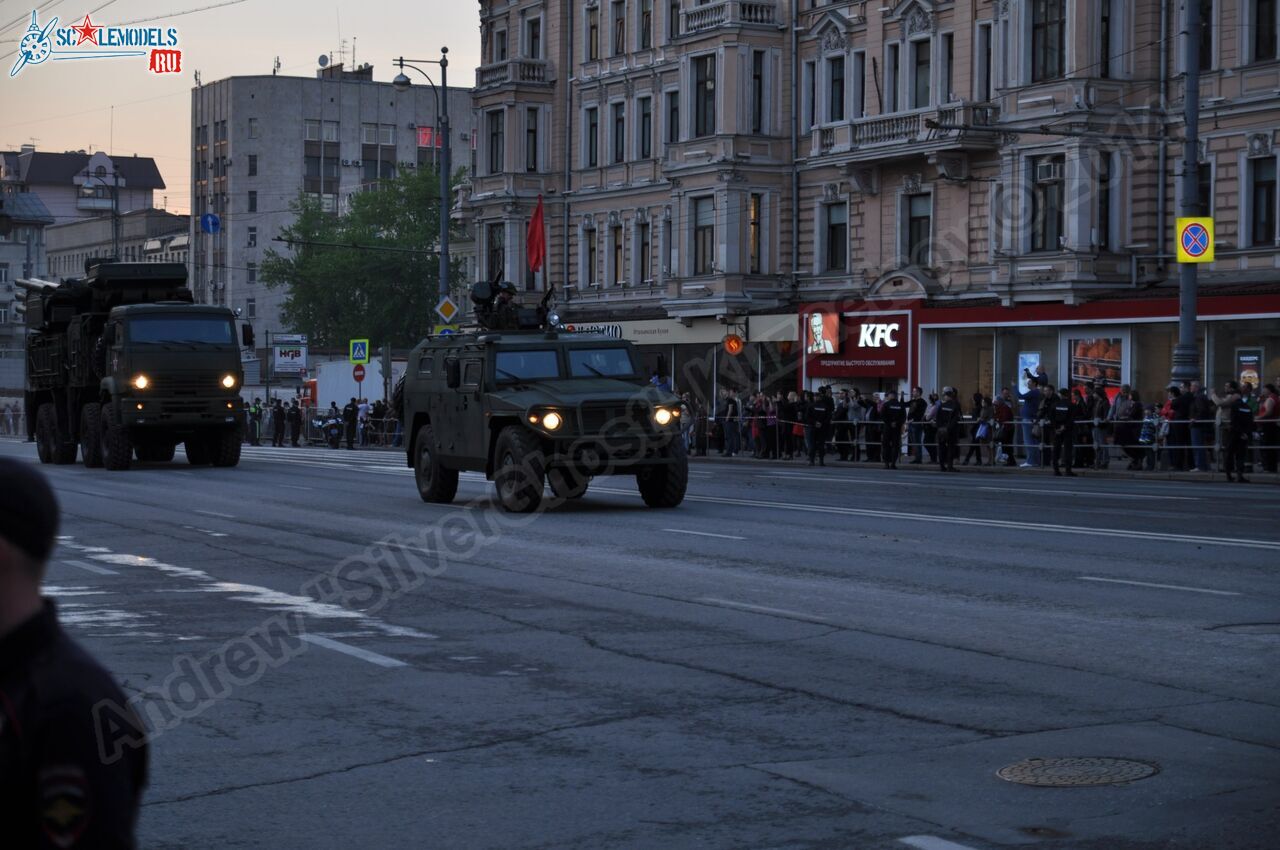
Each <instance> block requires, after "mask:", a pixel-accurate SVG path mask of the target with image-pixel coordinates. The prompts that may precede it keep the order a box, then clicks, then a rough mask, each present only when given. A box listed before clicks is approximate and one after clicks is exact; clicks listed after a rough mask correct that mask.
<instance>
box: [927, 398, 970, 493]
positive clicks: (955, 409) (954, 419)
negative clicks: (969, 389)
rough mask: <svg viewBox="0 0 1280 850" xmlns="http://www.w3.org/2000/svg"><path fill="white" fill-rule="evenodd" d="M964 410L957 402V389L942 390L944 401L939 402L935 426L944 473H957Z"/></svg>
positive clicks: (939, 461) (940, 465)
mask: <svg viewBox="0 0 1280 850" xmlns="http://www.w3.org/2000/svg"><path fill="white" fill-rule="evenodd" d="M963 417H964V410H963V409H962V408H961V407H960V402H959V401H957V400H956V390H955V387H943V388H942V401H940V402H938V413H937V416H936V418H935V419H934V424H935V425H936V426H937V428H938V466H939V468H941V470H942V471H943V472H955V471H956V455H957V454H958V453H959V449H958V448H957V447H956V446H957V444H958V442H959V439H960V422H961V419H962V418H963Z"/></svg>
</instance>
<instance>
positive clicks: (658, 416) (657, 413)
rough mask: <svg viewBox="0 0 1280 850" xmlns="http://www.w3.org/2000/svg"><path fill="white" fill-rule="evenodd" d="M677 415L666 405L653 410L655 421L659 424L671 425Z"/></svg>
mask: <svg viewBox="0 0 1280 850" xmlns="http://www.w3.org/2000/svg"><path fill="white" fill-rule="evenodd" d="M672 419H675V416H674V415H673V414H672V413H671V411H670V410H668V409H667V408H665V407H659V408H658V409H656V410H654V411H653V421H654V422H657V423H658V424H659V425H669V424H670V423H671V420H672Z"/></svg>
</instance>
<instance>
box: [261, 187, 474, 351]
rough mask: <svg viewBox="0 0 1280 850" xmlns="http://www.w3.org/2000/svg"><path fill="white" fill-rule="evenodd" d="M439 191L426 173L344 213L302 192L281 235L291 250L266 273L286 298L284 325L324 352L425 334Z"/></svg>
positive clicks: (378, 190)
mask: <svg viewBox="0 0 1280 850" xmlns="http://www.w3.org/2000/svg"><path fill="white" fill-rule="evenodd" d="M439 185H440V184H439V176H438V172H437V171H436V170H435V169H434V168H432V167H430V166H422V167H419V168H417V169H414V170H409V169H406V170H405V171H404V172H402V173H401V174H400V175H398V176H397V177H394V178H392V179H388V180H383V181H380V182H379V183H377V184H374V186H373V187H372V188H371V189H370V190H369V191H366V192H361V193H359V194H357V195H355V196H354V197H352V199H351V203H350V205H349V208H348V209H347V210H346V211H345V212H344V213H342V214H341V215H335V214H333V213H327V212H324V211H323V210H322V209H321V206H320V202H319V201H318V200H317V199H315V198H314V197H309V196H307V195H305V194H304V195H301V196H300V197H299V198H298V199H297V200H296V201H294V202H293V203H292V204H291V209H293V210H294V212H295V214H296V217H295V219H294V221H293V223H292V224H290V225H289V226H287V227H285V228H283V229H282V230H281V232H280V237H281V239H282V240H284V242H285V243H286V244H287V245H288V246H289V249H290V250H288V251H276V250H274V249H268V250H267V252H266V257H265V258H264V260H263V263H262V269H261V276H262V279H263V281H264V282H265V283H266V285H267V286H269V287H272V288H276V287H283V288H285V289H286V290H287V295H286V296H285V302H284V310H283V314H282V319H283V322H284V324H285V326H286V327H289V328H290V329H292V330H295V331H297V332H299V333H305V334H306V335H307V336H308V337H309V338H310V341H311V344H312V345H314V346H317V347H320V348H343V347H345V346H346V344H347V340H349V339H356V338H368V339H370V340H374V341H375V344H378V345H381V344H383V343H390V344H391V345H392V346H395V347H408V346H412V345H415V344H417V342H418V341H419V340H421V339H422V338H423V337H424V336H425V335H426V334H428V333H429V332H430V331H431V325H432V322H433V320H434V316H435V305H436V302H437V301H438V300H439V293H440V290H441V287H440V280H439V277H440V274H439V259H438V254H437V253H436V250H437V247H438V242H439V233H440V201H439V198H440V195H439ZM454 277H455V281H454V282H456V278H457V272H456V271H455V273H454Z"/></svg>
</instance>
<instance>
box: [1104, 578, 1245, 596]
mask: <svg viewBox="0 0 1280 850" xmlns="http://www.w3.org/2000/svg"><path fill="white" fill-rule="evenodd" d="M1080 580H1081V581H1105V582H1106V583H1107V584H1132V585H1136V586H1138V587H1158V588H1161V589H1163V590H1185V591H1188V592H1189V593H1212V594H1214V595H1215V596H1239V595H1240V594H1239V593H1236V592H1235V591H1232V590H1210V589H1209V588H1207V587H1187V586H1186V585H1185V584H1156V583H1155V582H1150V581H1129V580H1127V579H1122V578H1099V577H1098V576H1080Z"/></svg>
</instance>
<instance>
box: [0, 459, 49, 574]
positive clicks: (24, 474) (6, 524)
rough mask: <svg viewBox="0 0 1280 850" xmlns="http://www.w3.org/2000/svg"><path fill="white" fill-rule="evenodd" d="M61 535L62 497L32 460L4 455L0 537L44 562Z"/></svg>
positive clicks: (0, 467)
mask: <svg viewBox="0 0 1280 850" xmlns="http://www.w3.org/2000/svg"><path fill="white" fill-rule="evenodd" d="M57 534H58V500H57V499H56V498H54V495H53V489H52V488H51V487H50V486H49V482H48V481H46V480H45V477H44V476H43V475H42V474H41V473H40V471H39V470H38V469H36V468H35V467H34V466H33V465H31V464H30V463H26V462H24V461H19V460H14V459H12V458H0V538H4V540H5V541H6V542H7V543H9V544H11V545H13V546H15V547H16V548H18V549H21V550H22V551H23V552H25V553H27V555H29V556H30V557H32V558H34V559H35V560H36V561H37V562H40V563H43V562H44V561H45V560H46V559H48V557H49V553H51V552H52V551H53V542H54V540H53V539H54V537H55V536H57Z"/></svg>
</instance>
